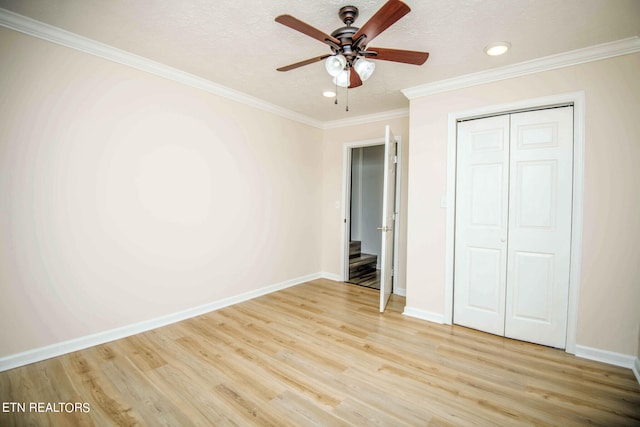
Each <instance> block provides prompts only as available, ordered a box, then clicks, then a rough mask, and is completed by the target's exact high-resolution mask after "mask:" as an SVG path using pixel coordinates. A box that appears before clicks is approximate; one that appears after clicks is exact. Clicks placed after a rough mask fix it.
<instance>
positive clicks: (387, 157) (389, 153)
mask: <svg viewBox="0 0 640 427" xmlns="http://www.w3.org/2000/svg"><path fill="white" fill-rule="evenodd" d="M395 159H396V138H395V137H394V136H393V133H392V132H391V128H390V127H389V126H386V128H385V141H384V190H383V198H382V226H381V227H380V228H379V230H380V231H381V232H382V233H381V234H382V246H381V247H382V254H381V256H380V266H381V269H380V312H381V313H382V312H384V309H385V307H386V306H387V302H388V301H389V297H390V296H391V288H392V286H393V249H394V248H393V241H394V232H393V229H394V226H395V205H396V204H395V200H396V192H395V190H396V182H395V180H396V161H395Z"/></svg>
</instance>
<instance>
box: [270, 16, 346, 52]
mask: <svg viewBox="0 0 640 427" xmlns="http://www.w3.org/2000/svg"><path fill="white" fill-rule="evenodd" d="M276 22H278V23H280V24H282V25H284V26H287V27H289V28H291V29H294V30H296V31H300V32H301V33H302V34H306V35H308V36H309V37H313V38H314V39H316V40H319V41H321V42H322V43H326V44H328V45H329V46H331V45H332V44H335V45H338V46H340V40H338V39H337V38H335V37H332V36H330V35H329V34H326V33H324V32H323V31H320V30H318V29H317V28H314V27H312V26H311V25H309V24H307V23H306V22H302V21H301V20H299V19H298V18H294V17H293V16H291V15H280V16H278V17H277V18H276Z"/></svg>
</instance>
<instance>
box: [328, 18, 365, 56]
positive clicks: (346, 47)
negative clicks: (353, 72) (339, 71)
mask: <svg viewBox="0 0 640 427" xmlns="http://www.w3.org/2000/svg"><path fill="white" fill-rule="evenodd" d="M358 15H359V12H358V8H357V7H356V6H344V7H342V8H340V11H339V12H338V16H339V17H340V20H341V21H342V22H344V24H345V25H346V27H340V28H338V29H336V30H335V31H333V32H332V33H331V36H332V37H335V38H337V39H339V40H340V42H341V46H340V48H339V49H335V48H334V49H333V51H334V53H336V54H342V55H344V56H345V58H346V59H347V64H348V66H349V67H351V66H352V65H353V61H354V60H355V59H356V58H357V57H358V54H359V50H360V49H354V48H353V35H354V34H355V33H356V32H357V31H358V30H359V28H358V27H353V26H352V25H351V24H353V22H354V21H355V20H356V19H357V18H358Z"/></svg>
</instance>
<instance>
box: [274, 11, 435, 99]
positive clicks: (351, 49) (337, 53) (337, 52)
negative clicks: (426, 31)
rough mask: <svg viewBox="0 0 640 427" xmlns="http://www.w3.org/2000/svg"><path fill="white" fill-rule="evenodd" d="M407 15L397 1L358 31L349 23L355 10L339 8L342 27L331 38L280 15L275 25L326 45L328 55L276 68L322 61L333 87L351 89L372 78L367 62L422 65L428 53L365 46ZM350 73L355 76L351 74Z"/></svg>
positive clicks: (372, 67) (378, 12)
mask: <svg viewBox="0 0 640 427" xmlns="http://www.w3.org/2000/svg"><path fill="white" fill-rule="evenodd" d="M410 11H411V9H410V8H409V6H407V5H406V4H405V3H404V2H402V1H400V0H388V1H387V2H386V3H385V4H384V5H382V7H381V8H380V9H379V10H378V11H377V12H376V13H375V14H374V15H373V16H372V17H371V18H370V19H369V20H368V21H367V22H366V23H365V24H364V25H363V26H362V27H354V26H353V23H354V22H355V20H356V19H357V18H358V15H359V10H358V8H357V7H356V6H344V7H342V8H340V10H339V12H338V16H339V17H340V20H341V21H342V22H344V24H345V26H344V27H340V28H338V29H336V30H334V31H333V32H332V33H331V35H329V34H326V33H324V32H323V31H321V30H318V29H317V28H314V27H312V26H311V25H309V24H307V23H305V22H303V21H300V20H299V19H297V18H294V17H293V16H291V15H280V16H278V17H276V19H275V21H276V22H278V23H280V24H282V25H285V26H287V27H289V28H291V29H293V30H296V31H299V32H301V33H303V34H305V35H307V36H309V37H312V38H314V39H316V40H318V41H320V42H322V43H325V44H327V45H329V47H330V48H331V52H332V53H331V54H328V55H320V56H316V57H314V58H310V59H307V60H304V61H300V62H296V63H295V64H290V65H287V66H284V67H280V68H278V71H290V70H293V69H296V68H299V67H302V66H304V65H309V64H313V63H315V62H319V61H323V60H325V59H326V61H325V68H326V70H327V72H328V73H329V75H330V76H331V77H333V82H334V84H336V85H337V86H341V87H347V88H355V87H358V86H362V82H364V81H366V80H367V79H368V78H369V77H371V75H372V74H373V71H374V70H375V64H374V63H373V62H371V61H369V60H370V59H372V60H382V61H392V62H400V63H404V64H413V65H422V64H424V63H425V62H426V60H427V58H429V53H428V52H419V51H410V50H401V49H389V48H375V47H370V46H369V45H368V43H369V42H371V40H373V39H374V38H375V37H376V36H378V35H379V34H380V33H382V32H383V31H384V30H386V29H387V28H389V27H390V26H391V25H393V24H394V23H396V22H397V21H398V20H399V19H400V18H402V17H403V16H405V15H406V14H407V13H409V12H410ZM352 69H353V70H355V73H352V72H351V70H352ZM347 111H348V106H347Z"/></svg>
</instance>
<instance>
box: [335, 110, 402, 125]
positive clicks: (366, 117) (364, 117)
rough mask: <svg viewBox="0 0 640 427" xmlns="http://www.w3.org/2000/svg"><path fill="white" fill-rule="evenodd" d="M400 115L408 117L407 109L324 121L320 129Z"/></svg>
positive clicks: (371, 121)
mask: <svg viewBox="0 0 640 427" xmlns="http://www.w3.org/2000/svg"><path fill="white" fill-rule="evenodd" d="M402 117H409V109H408V108H401V109H399V110H391V111H383V112H382V113H374V114H366V115H362V116H357V117H350V118H348V119H340V120H333V121H329V122H324V124H323V125H322V129H336V128H342V127H347V126H355V125H362V124H367V123H373V122H379V121H382V120H393V119H399V118H402Z"/></svg>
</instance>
